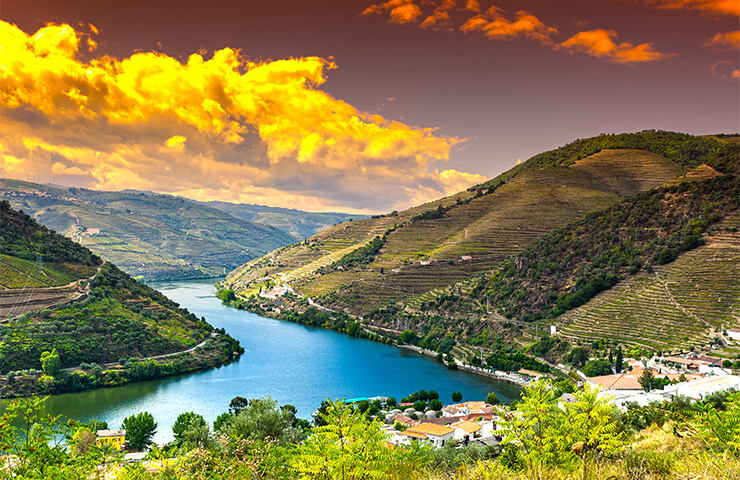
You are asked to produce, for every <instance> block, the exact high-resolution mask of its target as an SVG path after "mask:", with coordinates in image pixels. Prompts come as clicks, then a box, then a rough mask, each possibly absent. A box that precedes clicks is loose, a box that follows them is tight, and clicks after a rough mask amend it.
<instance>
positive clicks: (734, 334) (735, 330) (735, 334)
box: [727, 328, 740, 341]
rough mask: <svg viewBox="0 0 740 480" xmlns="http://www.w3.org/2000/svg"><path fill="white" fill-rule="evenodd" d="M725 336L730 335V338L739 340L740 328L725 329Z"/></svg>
mask: <svg viewBox="0 0 740 480" xmlns="http://www.w3.org/2000/svg"><path fill="white" fill-rule="evenodd" d="M727 336H728V337H730V340H735V341H737V340H740V328H731V329H729V330H727Z"/></svg>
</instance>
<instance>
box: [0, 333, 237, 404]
mask: <svg viewBox="0 0 740 480" xmlns="http://www.w3.org/2000/svg"><path fill="white" fill-rule="evenodd" d="M242 353H244V349H243V348H242V347H241V346H240V345H239V343H238V342H237V341H235V340H234V339H233V338H232V337H230V336H228V335H225V334H216V333H212V334H211V336H210V337H209V338H208V339H207V340H206V341H204V342H202V343H200V344H198V345H196V346H194V347H191V348H189V349H187V350H184V351H180V352H172V353H168V354H163V355H156V356H151V357H146V358H129V359H127V360H126V361H120V362H113V363H106V364H103V365H98V364H96V363H92V364H82V365H80V366H79V367H72V368H65V369H60V370H59V372H57V373H56V374H55V375H47V374H45V373H44V372H43V371H41V370H35V369H29V370H20V371H14V372H9V373H8V374H7V375H3V376H0V398H5V399H10V398H17V397H26V396H31V395H49V394H63V393H70V392H80V391H87V390H95V389H100V388H108V387H119V386H121V385H126V384H129V383H134V382H141V381H146V380H152V379H158V378H167V377H174V376H177V375H181V374H184V373H194V372H199V371H204V370H208V369H211V368H216V367H220V366H223V365H226V364H228V363H230V362H232V361H234V360H236V359H238V358H239V356H240V355H241V354H242Z"/></svg>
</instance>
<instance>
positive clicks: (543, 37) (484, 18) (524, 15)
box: [460, 6, 557, 43]
mask: <svg viewBox="0 0 740 480" xmlns="http://www.w3.org/2000/svg"><path fill="white" fill-rule="evenodd" d="M504 13H505V12H504V11H503V10H501V9H500V8H498V7H496V6H493V7H491V8H489V9H488V10H486V12H485V13H482V14H480V15H476V16H474V17H472V18H470V19H469V20H468V21H467V22H465V23H464V24H463V25H462V27H460V30H462V31H463V32H466V33H469V32H475V31H479V32H482V33H483V34H484V35H485V36H486V37H488V38H493V39H501V40H510V39H514V38H516V37H519V36H524V37H528V38H531V39H533V40H537V41H539V42H542V43H550V36H552V35H554V34H556V33H557V29H556V28H555V27H548V26H547V25H545V24H544V23H542V21H541V20H540V19H539V18H537V17H536V16H534V15H532V14H531V13H528V12H525V11H523V10H522V11H519V12H516V18H515V19H514V20H509V19H507V18H506V16H505V15H504Z"/></svg>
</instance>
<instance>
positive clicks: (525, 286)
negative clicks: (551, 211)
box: [479, 175, 740, 321]
mask: <svg viewBox="0 0 740 480" xmlns="http://www.w3.org/2000/svg"><path fill="white" fill-rule="evenodd" d="M738 206H740V180H738V178H736V177H734V176H729V175H725V176H719V177H715V178H712V179H709V180H706V181H703V182H684V183H680V184H678V185H672V186H668V187H661V188H657V189H653V190H650V191H648V192H644V193H640V194H637V195H635V196H634V197H630V198H629V199H627V200H625V201H623V202H622V203H620V204H617V205H614V206H612V207H610V208H607V209H605V210H602V211H600V212H594V213H590V214H588V215H586V216H585V217H584V218H583V219H582V220H579V221H576V222H573V223H571V224H569V225H567V226H565V227H563V228H561V229H559V230H556V231H554V232H552V233H550V234H547V235H545V236H543V237H542V238H540V239H539V240H537V241H535V242H534V243H532V244H531V245H529V246H528V247H526V248H525V249H524V250H523V251H522V252H520V253H519V254H518V255H516V257H514V258H511V259H509V260H507V261H505V262H504V263H503V264H502V265H501V267H500V268H499V269H498V270H497V271H496V272H495V273H494V274H493V275H492V276H491V277H490V278H489V280H488V282H487V287H488V290H487V291H485V292H484V291H480V293H479V295H484V296H486V297H487V298H490V299H491V300H492V301H493V302H494V303H495V304H496V306H497V307H498V308H499V310H500V311H501V313H502V314H503V315H504V316H506V317H508V318H511V317H514V316H517V317H520V318H521V319H523V320H528V321H532V320H537V319H542V318H546V317H551V316H557V315H560V314H562V313H564V312H565V311H567V310H569V309H572V308H576V307H578V306H580V305H583V304H584V303H585V302H587V301H588V300H590V299H591V298H592V297H593V296H595V295H596V294H598V293H599V292H600V291H602V290H605V289H608V288H610V287H611V286H613V285H614V284H615V283H616V282H617V281H619V280H620V279H624V278H627V277H628V276H629V275H631V274H634V273H636V272H637V271H638V270H639V268H637V270H635V269H634V268H632V267H634V266H635V265H638V264H639V265H642V268H644V269H646V270H648V269H650V268H652V267H651V265H655V264H663V263H667V262H669V261H672V260H673V259H675V258H676V257H677V256H678V255H680V254H681V253H682V252H684V251H686V250H688V249H691V248H694V247H696V246H699V245H700V244H701V243H702V240H701V238H700V237H701V234H702V233H703V232H705V231H706V229H707V228H708V227H709V226H710V225H712V224H713V223H715V222H717V221H719V220H720V219H721V218H722V217H723V216H724V215H725V214H727V213H729V212H730V211H732V210H734V209H736V208H738Z"/></svg>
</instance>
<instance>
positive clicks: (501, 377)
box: [394, 344, 529, 387]
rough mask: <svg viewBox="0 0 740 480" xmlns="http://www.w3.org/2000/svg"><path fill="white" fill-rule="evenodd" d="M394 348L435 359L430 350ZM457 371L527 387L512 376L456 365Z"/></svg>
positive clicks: (522, 381)
mask: <svg viewBox="0 0 740 480" xmlns="http://www.w3.org/2000/svg"><path fill="white" fill-rule="evenodd" d="M394 346H395V347H398V348H403V349H405V350H411V351H412V352H416V353H418V354H421V355H425V356H427V357H432V358H436V357H437V352H433V351H431V350H427V349H424V348H421V347H417V346H416V345H407V344H404V345H394ZM457 369H458V370H461V371H463V372H467V373H473V374H476V375H480V376H482V377H487V378H492V379H494V380H499V381H501V382H506V383H510V384H512V385H516V386H519V387H525V386H527V385H529V382H527V381H526V380H524V379H523V378H518V377H514V376H513V375H507V374H499V373H496V372H492V371H491V370H484V369H482V368H478V367H472V366H470V365H461V364H457Z"/></svg>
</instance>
